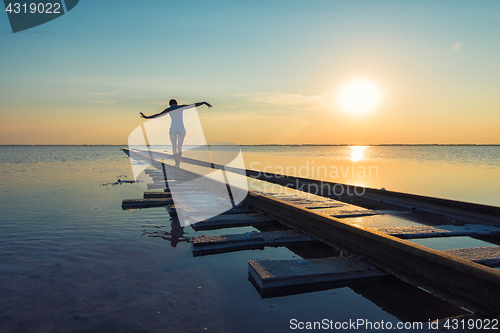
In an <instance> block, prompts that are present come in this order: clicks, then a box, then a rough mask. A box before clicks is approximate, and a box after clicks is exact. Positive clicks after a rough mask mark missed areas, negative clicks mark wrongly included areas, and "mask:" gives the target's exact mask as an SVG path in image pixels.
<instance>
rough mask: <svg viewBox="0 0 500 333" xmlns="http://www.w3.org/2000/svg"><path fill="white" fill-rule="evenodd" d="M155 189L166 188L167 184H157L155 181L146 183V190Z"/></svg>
mask: <svg viewBox="0 0 500 333" xmlns="http://www.w3.org/2000/svg"><path fill="white" fill-rule="evenodd" d="M156 189H168V186H166V185H165V183H163V184H157V183H148V190H156Z"/></svg>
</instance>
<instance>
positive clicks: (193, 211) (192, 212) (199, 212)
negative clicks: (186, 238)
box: [179, 206, 255, 217]
mask: <svg viewBox="0 0 500 333" xmlns="http://www.w3.org/2000/svg"><path fill="white" fill-rule="evenodd" d="M179 213H180V214H181V215H182V216H190V217H195V216H207V215H212V214H216V215H233V214H248V213H255V212H254V211H253V210H251V209H246V208H241V207H235V208H231V209H229V210H226V211H225V212H223V213H220V209H219V210H216V209H212V208H210V207H208V206H206V207H196V206H191V207H184V208H179Z"/></svg>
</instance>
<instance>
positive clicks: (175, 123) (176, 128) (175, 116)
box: [140, 99, 212, 168]
mask: <svg viewBox="0 0 500 333" xmlns="http://www.w3.org/2000/svg"><path fill="white" fill-rule="evenodd" d="M168 104H169V105H170V107H168V108H166V109H165V110H163V111H162V112H160V113H157V114H154V115H151V116H146V115H144V113H142V112H140V114H141V117H142V118H145V119H151V118H156V117H159V116H161V115H164V114H166V113H168V114H169V115H170V118H171V119H172V124H171V125H170V141H171V142H172V155H174V160H175V167H177V168H178V167H179V166H180V165H181V158H182V145H183V144H184V138H185V137H186V128H185V127H184V118H183V111H184V110H186V109H189V108H192V107H197V106H200V105H203V104H205V105H206V106H208V107H209V108H211V107H212V105H210V104H208V103H207V102H199V103H194V104H189V105H178V104H177V101H176V100H175V99H171V100H170V102H168Z"/></svg>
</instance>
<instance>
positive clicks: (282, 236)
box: [191, 230, 315, 256]
mask: <svg viewBox="0 0 500 333" xmlns="http://www.w3.org/2000/svg"><path fill="white" fill-rule="evenodd" d="M313 241H315V239H314V238H312V237H309V236H307V235H305V234H303V233H301V232H298V231H295V230H276V231H267V232H257V231H252V232H247V233H244V234H236V235H219V236H198V237H194V238H193V239H192V241H191V245H192V251H193V255H195V256H196V255H202V254H214V253H222V252H231V251H237V250H247V249H256V248H257V249H261V248H264V247H265V246H282V245H288V244H296V243H306V242H313Z"/></svg>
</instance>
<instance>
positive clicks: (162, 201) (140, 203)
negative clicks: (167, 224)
mask: <svg viewBox="0 0 500 333" xmlns="http://www.w3.org/2000/svg"><path fill="white" fill-rule="evenodd" d="M172 203H174V201H173V200H172V199H169V198H153V199H124V200H123V201H122V209H127V208H148V207H162V206H166V205H168V204H172Z"/></svg>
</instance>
